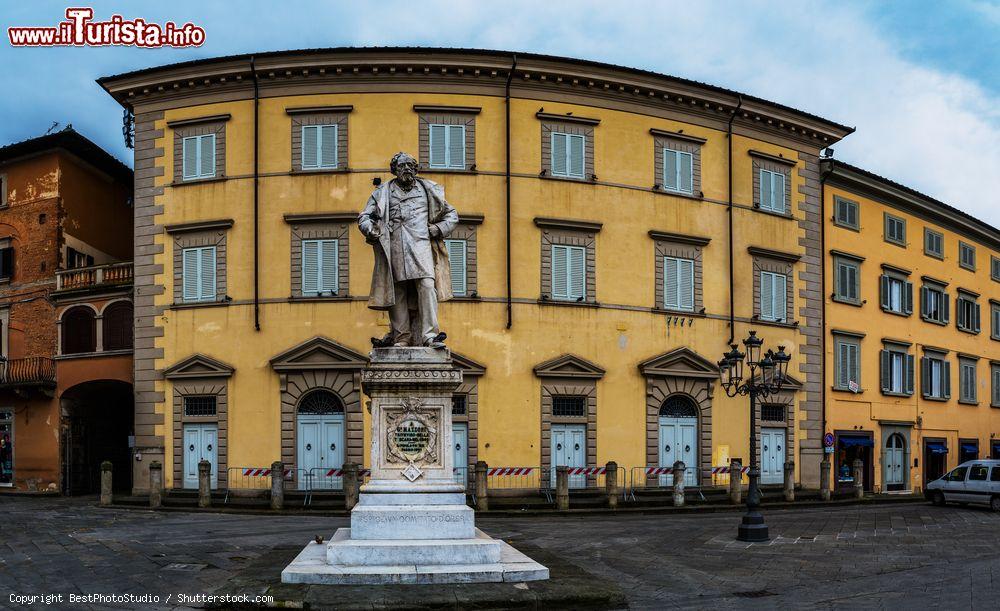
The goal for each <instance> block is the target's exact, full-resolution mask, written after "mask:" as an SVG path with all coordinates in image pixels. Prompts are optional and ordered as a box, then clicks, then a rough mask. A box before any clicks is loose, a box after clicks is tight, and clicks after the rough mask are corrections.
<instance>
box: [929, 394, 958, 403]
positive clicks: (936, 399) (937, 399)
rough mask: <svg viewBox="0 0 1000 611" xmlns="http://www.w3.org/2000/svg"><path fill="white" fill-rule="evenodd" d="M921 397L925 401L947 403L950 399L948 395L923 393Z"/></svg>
mask: <svg viewBox="0 0 1000 611" xmlns="http://www.w3.org/2000/svg"><path fill="white" fill-rule="evenodd" d="M923 399H924V400H925V401H937V402H938V403H947V402H948V401H951V399H950V398H949V397H931V396H929V395H924V396H923Z"/></svg>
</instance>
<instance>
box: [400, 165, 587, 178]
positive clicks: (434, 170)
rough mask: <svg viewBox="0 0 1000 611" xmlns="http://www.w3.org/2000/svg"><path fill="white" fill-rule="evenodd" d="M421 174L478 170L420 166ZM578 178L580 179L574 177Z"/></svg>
mask: <svg viewBox="0 0 1000 611" xmlns="http://www.w3.org/2000/svg"><path fill="white" fill-rule="evenodd" d="M420 172H421V173H422V174H473V175H474V174H478V173H479V172H478V171H477V170H474V169H469V168H431V167H427V168H420ZM574 180H580V179H574Z"/></svg>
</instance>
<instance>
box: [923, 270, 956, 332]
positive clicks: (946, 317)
mask: <svg viewBox="0 0 1000 611" xmlns="http://www.w3.org/2000/svg"><path fill="white" fill-rule="evenodd" d="M920 279H921V280H922V281H923V284H922V285H921V286H920V318H921V320H923V321H924V322H929V323H931V324H935V325H941V326H945V325H947V324H948V323H949V322H950V321H951V297H949V295H948V283H947V282H945V281H944V280H939V279H937V278H932V277H931V276H921V277H920ZM927 291H937V292H938V293H941V310H943V311H942V313H941V320H937V319H934V318H931V317H930V316H929V315H927V303H926V299H925V298H926V296H927Z"/></svg>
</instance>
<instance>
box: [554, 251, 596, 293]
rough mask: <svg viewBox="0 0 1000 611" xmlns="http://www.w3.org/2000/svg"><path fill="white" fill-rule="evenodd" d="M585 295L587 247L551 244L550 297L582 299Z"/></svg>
mask: <svg viewBox="0 0 1000 611" xmlns="http://www.w3.org/2000/svg"><path fill="white" fill-rule="evenodd" d="M586 295H587V249H586V248H584V247H583V246H563V245H559V244H553V245H552V298H553V299H558V300H560V301H583V300H584V298H585V297H586Z"/></svg>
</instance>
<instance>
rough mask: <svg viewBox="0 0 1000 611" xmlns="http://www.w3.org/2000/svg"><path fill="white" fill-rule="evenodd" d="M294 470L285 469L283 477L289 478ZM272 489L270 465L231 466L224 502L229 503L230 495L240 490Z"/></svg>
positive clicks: (258, 491)
mask: <svg viewBox="0 0 1000 611" xmlns="http://www.w3.org/2000/svg"><path fill="white" fill-rule="evenodd" d="M292 471H293V469H285V472H284V474H283V477H284V478H285V479H288V478H289V477H291V475H292ZM270 490H271V468H270V467H229V468H228V469H226V498H225V500H224V501H223V503H228V502H229V497H230V496H239V494H240V491H245V492H250V491H254V492H255V493H263V492H268V491H270Z"/></svg>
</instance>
